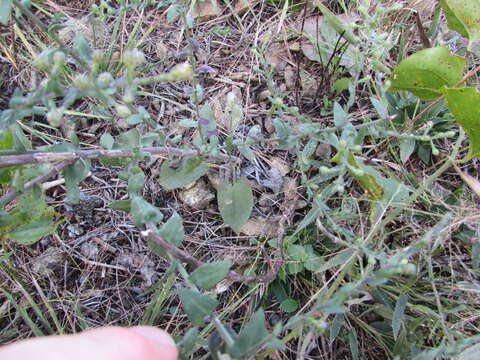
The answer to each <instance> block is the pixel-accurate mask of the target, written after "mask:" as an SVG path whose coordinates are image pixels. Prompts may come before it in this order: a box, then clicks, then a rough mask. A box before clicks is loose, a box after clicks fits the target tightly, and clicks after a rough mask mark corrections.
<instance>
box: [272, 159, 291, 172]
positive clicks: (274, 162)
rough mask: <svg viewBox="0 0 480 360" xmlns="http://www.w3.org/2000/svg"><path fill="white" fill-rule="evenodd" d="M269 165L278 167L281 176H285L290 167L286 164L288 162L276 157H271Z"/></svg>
mask: <svg viewBox="0 0 480 360" xmlns="http://www.w3.org/2000/svg"><path fill="white" fill-rule="evenodd" d="M270 166H271V167H272V168H276V169H278V171H280V174H282V176H285V175H287V174H288V173H289V172H290V167H289V166H288V164H287V163H286V162H285V161H283V160H282V159H280V158H277V157H274V158H272V160H271V161H270Z"/></svg>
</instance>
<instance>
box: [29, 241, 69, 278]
mask: <svg viewBox="0 0 480 360" xmlns="http://www.w3.org/2000/svg"><path fill="white" fill-rule="evenodd" d="M64 259H65V253H64V252H63V250H62V249H61V248H59V247H56V246H52V247H49V248H47V249H46V250H45V251H44V252H43V253H42V254H41V255H39V256H37V257H36V258H35V259H34V260H33V263H32V271H33V272H34V273H36V274H38V275H41V276H51V275H53V273H54V270H55V269H56V268H60V267H61V265H62V263H63V261H64Z"/></svg>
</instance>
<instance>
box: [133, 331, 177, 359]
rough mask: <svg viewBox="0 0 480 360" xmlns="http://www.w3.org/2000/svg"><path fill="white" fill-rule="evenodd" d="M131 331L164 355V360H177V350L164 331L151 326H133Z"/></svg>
mask: <svg viewBox="0 0 480 360" xmlns="http://www.w3.org/2000/svg"><path fill="white" fill-rule="evenodd" d="M130 330H131V331H133V332H135V333H136V334H138V335H140V336H142V337H144V338H145V339H147V340H148V341H150V342H151V343H152V344H154V345H155V346H156V347H157V348H159V349H160V350H161V351H163V352H164V353H165V357H163V359H164V360H170V359H172V360H174V359H177V358H178V350H177V346H176V345H175V341H173V339H172V337H171V336H170V335H169V334H167V333H166V332H165V331H163V330H161V329H158V328H156V327H153V326H134V327H132V328H130Z"/></svg>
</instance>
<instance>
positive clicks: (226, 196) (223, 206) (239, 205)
mask: <svg viewBox="0 0 480 360" xmlns="http://www.w3.org/2000/svg"><path fill="white" fill-rule="evenodd" d="M217 198H218V208H219V209H220V215H222V218H223V221H225V223H226V224H228V225H230V227H231V228H232V229H233V230H234V231H235V232H236V233H237V234H238V233H239V232H240V229H241V228H242V226H243V225H244V224H245V223H246V222H247V220H248V218H249V217H250V214H251V213H252V209H253V193H252V188H251V187H250V184H249V183H248V181H247V180H246V179H245V178H242V179H240V180H238V181H237V182H236V183H235V184H233V185H230V184H221V185H220V188H219V189H218V194H217Z"/></svg>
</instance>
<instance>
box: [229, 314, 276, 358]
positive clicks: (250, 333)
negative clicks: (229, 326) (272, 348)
mask: <svg viewBox="0 0 480 360" xmlns="http://www.w3.org/2000/svg"><path fill="white" fill-rule="evenodd" d="M269 337H270V334H269V333H268V331H267V329H266V327H265V314H264V312H263V310H262V309H260V310H258V311H257V312H256V313H255V314H253V316H252V319H251V320H250V321H249V322H248V323H247V324H246V325H245V326H244V327H243V328H242V330H240V333H239V334H238V339H237V340H236V341H235V343H234V344H233V346H232V348H231V349H230V355H232V356H233V357H234V358H239V357H240V356H242V355H246V354H248V353H249V352H251V351H253V350H255V348H256V347H258V346H259V345H261V344H263V343H264V342H265V341H266V340H268V339H269Z"/></svg>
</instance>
